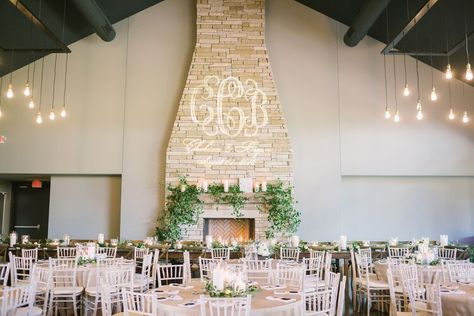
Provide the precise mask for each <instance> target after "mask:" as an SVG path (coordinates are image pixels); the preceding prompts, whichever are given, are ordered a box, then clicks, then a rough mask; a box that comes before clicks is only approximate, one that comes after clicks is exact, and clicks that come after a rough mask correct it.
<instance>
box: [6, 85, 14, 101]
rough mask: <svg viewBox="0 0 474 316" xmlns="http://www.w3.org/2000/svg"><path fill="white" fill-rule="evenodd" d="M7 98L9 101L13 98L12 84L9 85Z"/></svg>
mask: <svg viewBox="0 0 474 316" xmlns="http://www.w3.org/2000/svg"><path fill="white" fill-rule="evenodd" d="M7 98H9V99H11V98H13V87H12V84H11V83H9V84H8V89H7Z"/></svg>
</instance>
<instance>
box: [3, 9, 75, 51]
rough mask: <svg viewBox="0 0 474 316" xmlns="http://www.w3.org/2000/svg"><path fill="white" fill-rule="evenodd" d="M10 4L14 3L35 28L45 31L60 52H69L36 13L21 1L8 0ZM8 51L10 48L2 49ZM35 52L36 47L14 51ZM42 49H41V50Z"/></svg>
mask: <svg viewBox="0 0 474 316" xmlns="http://www.w3.org/2000/svg"><path fill="white" fill-rule="evenodd" d="M9 1H10V3H11V4H12V5H14V6H15V7H16V8H17V9H18V10H19V11H20V12H21V13H22V14H23V15H24V16H25V17H26V18H27V19H28V20H30V21H31V22H32V23H33V24H34V25H35V26H36V27H37V28H39V29H40V30H41V31H43V33H45V34H46V35H47V36H48V37H49V38H50V39H51V40H52V41H53V42H54V43H55V44H56V46H58V47H59V49H60V51H61V53H70V52H71V50H70V49H69V48H68V47H67V45H66V44H64V43H63V42H62V41H61V40H60V39H59V38H58V37H57V36H56V35H55V34H54V33H53V32H52V31H51V30H50V29H49V28H48V27H47V26H46V25H45V24H44V23H43V22H41V20H40V19H38V18H37V17H36V15H35V14H34V13H33V12H32V11H31V10H30V9H29V8H28V7H27V6H25V5H24V4H23V3H22V2H21V1H19V0H9ZM4 50H5V51H9V50H10V49H4ZM32 51H33V52H37V51H38V50H36V49H24V50H21V49H20V50H19V49H15V52H20V53H21V52H32ZM43 51H44V50H41V52H43ZM48 51H49V50H48Z"/></svg>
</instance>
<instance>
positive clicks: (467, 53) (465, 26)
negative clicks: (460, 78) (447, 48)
mask: <svg viewBox="0 0 474 316" xmlns="http://www.w3.org/2000/svg"><path fill="white" fill-rule="evenodd" d="M464 30H465V36H466V56H467V63H468V64H469V41H468V40H467V17H466V11H464Z"/></svg>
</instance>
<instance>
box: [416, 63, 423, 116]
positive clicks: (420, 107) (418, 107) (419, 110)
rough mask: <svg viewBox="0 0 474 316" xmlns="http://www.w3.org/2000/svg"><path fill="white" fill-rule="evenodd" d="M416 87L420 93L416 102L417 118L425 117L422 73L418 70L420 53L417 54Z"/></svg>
mask: <svg viewBox="0 0 474 316" xmlns="http://www.w3.org/2000/svg"><path fill="white" fill-rule="evenodd" d="M416 89H417V93H418V102H417V103H416V118H417V119H418V120H422V119H423V105H422V104H421V99H420V73H419V71H418V55H416Z"/></svg>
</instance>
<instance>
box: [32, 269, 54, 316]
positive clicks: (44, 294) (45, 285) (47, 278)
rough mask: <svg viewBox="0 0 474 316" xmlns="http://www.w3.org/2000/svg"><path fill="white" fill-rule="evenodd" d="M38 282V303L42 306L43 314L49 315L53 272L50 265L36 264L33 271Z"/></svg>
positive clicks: (35, 280)
mask: <svg viewBox="0 0 474 316" xmlns="http://www.w3.org/2000/svg"><path fill="white" fill-rule="evenodd" d="M32 277H33V279H34V282H35V284H36V304H37V305H39V306H42V314H43V315H47V311H48V307H49V294H50V291H51V288H52V273H51V269H50V268H49V266H38V265H37V266H36V267H35V269H34V272H33V276H32Z"/></svg>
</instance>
